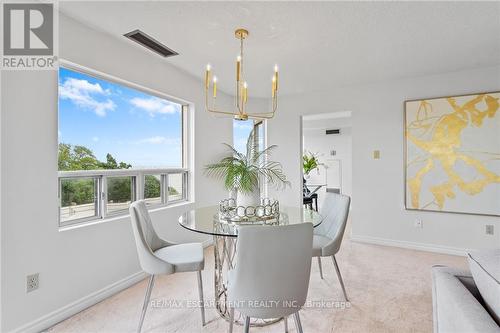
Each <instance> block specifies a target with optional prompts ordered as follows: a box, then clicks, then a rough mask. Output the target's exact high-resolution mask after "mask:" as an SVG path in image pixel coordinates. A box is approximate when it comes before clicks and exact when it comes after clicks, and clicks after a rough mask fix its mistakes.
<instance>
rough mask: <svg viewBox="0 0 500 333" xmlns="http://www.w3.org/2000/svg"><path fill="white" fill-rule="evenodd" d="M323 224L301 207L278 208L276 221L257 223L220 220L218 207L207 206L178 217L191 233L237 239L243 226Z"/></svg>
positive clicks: (310, 211) (318, 216) (314, 213)
mask: <svg viewBox="0 0 500 333" xmlns="http://www.w3.org/2000/svg"><path fill="white" fill-rule="evenodd" d="M321 222H323V216H321V215H320V214H319V213H318V212H316V211H314V210H312V209H309V208H302V207H286V206H285V207H283V206H282V207H280V213H279V215H278V217H277V218H276V219H271V220H262V221H257V222H255V221H254V222H244V221H240V222H233V221H229V220H226V219H224V218H221V217H220V215H219V206H208V207H202V208H196V209H193V210H190V211H188V212H186V213H184V214H182V215H181V216H180V217H179V224H180V225H181V226H182V227H184V228H186V229H188V230H191V231H195V232H199V233H203V234H208V235H214V236H227V237H237V236H238V229H239V228H240V227H241V226H244V225H263V226H266V225H289V224H299V223H312V225H313V227H317V226H318V225H320V224H321Z"/></svg>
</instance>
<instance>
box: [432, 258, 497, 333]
mask: <svg viewBox="0 0 500 333" xmlns="http://www.w3.org/2000/svg"><path fill="white" fill-rule="evenodd" d="M468 259H469V266H470V271H463V270H458V269H454V268H449V267H445V266H440V265H437V266H434V267H432V302H433V317H434V333H438V332H439V333H448V332H450V333H451V332H453V333H458V332H467V333H472V332H481V333H500V326H499V324H500V282H499V280H500V277H499V275H500V249H499V250H488V251H480V252H473V253H469V255H468ZM482 295H484V296H482Z"/></svg>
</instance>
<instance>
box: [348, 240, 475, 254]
mask: <svg viewBox="0 0 500 333" xmlns="http://www.w3.org/2000/svg"><path fill="white" fill-rule="evenodd" d="M351 241H353V242H358V243H368V244H376V245H384V246H394V247H401V248H405V249H411V250H419V251H426V252H435V253H443V254H451V255H456V256H465V255H466V254H467V252H468V251H467V249H462V248H458V247H450V246H441V245H434V244H426V243H416V242H408V241H400V240H394V239H387V238H378V237H370V236H354V235H351Z"/></svg>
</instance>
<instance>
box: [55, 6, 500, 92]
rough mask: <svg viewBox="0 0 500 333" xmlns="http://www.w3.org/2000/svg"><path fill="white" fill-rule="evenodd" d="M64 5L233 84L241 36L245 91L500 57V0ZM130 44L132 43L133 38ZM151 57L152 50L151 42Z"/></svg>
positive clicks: (436, 69) (350, 80)
mask: <svg viewBox="0 0 500 333" xmlns="http://www.w3.org/2000/svg"><path fill="white" fill-rule="evenodd" d="M59 7H60V10H61V11H62V12H63V13H65V14H66V15H68V16H70V17H72V18H74V19H76V20H77V21H80V22H82V23H84V24H87V25H90V26H92V27H93V28H95V29H97V30H100V31H104V32H106V33H109V34H111V35H113V36H116V38H119V39H122V40H124V41H125V42H127V43H130V44H131V45H133V42H131V41H128V40H125V37H123V36H122V35H123V34H124V33H127V32H129V31H132V30H134V29H141V30H143V31H144V32H146V33H147V34H149V35H151V36H153V37H154V38H155V39H157V40H159V41H160V42H162V43H164V44H165V45H166V46H168V47H169V48H171V49H173V50H175V51H177V52H178V53H179V54H180V55H179V56H175V57H172V58H166V59H165V60H164V61H165V62H167V63H170V64H173V65H174V66H177V67H179V68H181V69H183V70H185V71H187V72H189V73H191V74H192V75H195V76H196V77H199V78H200V79H202V77H203V75H204V74H203V73H204V68H205V65H206V64H207V63H210V64H211V65H212V67H213V68H214V71H215V73H216V75H217V76H218V78H219V81H218V87H219V88H221V89H222V90H223V91H225V92H227V93H231V94H232V92H233V89H234V78H235V74H234V72H235V59H236V56H237V55H238V52H239V43H238V41H237V40H236V39H235V38H234V30H235V28H238V27H244V28H246V29H248V30H249V31H250V36H249V38H248V39H247V42H246V45H245V47H246V48H245V71H246V80H247V81H248V85H249V95H250V96H257V97H269V96H270V93H271V76H272V70H273V66H274V64H275V63H277V64H279V68H280V94H282V95H283V94H302V93H307V92H311V91H320V90H329V89H333V88H334V87H338V86H344V85H353V84H359V83H367V82H375V81H382V80H389V79H396V78H403V77H410V76H420V75H428V74H435V73H443V72H451V71H457V70H462V69H468V68H475V67H480V66H490V65H496V64H499V63H500V2H477V1H476V2H420V3H417V2H314V3H311V2H182V3H181V2H163V1H162V2H158V1H147V2H146V1H144V2H132V1H124V2H122V1H109V2H105V1H99V2H96V1H88V2H87V1H71V2H69V1H68V2H60V5H59ZM134 47H136V46H135V45H134ZM144 52H148V54H150V56H151V57H157V55H156V54H154V53H151V52H149V51H147V50H145V51H144Z"/></svg>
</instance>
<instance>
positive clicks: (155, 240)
mask: <svg viewBox="0 0 500 333" xmlns="http://www.w3.org/2000/svg"><path fill="white" fill-rule="evenodd" d="M129 211H130V219H131V221H132V230H133V232H134V238H135V244H136V247H137V255H138V256H139V263H140V264H141V267H142V269H143V270H144V271H146V272H148V273H150V274H170V273H173V272H174V267H173V266H172V265H170V264H168V263H166V262H164V261H162V260H160V259H159V258H157V257H156V256H155V255H154V254H153V252H154V251H156V250H158V249H159V248H161V247H164V246H165V245H166V242H165V241H163V240H162V239H161V238H160V237H158V234H157V233H156V231H155V229H154V228H153V223H152V222H151V217H150V216H149V212H148V209H147V207H146V203H145V202H144V200H139V201H135V202H133V203H132V204H131V205H130V208H129Z"/></svg>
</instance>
